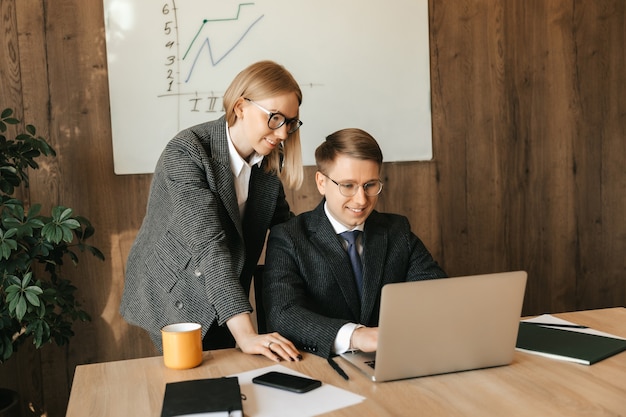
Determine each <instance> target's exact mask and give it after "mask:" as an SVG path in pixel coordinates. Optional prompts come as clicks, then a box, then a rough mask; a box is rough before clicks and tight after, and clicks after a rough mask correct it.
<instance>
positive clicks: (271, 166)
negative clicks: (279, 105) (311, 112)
mask: <svg viewBox="0 0 626 417" xmlns="http://www.w3.org/2000/svg"><path fill="white" fill-rule="evenodd" d="M285 93H295V94H296V96H297V98H298V105H300V104H302V91H301V90H300V86H299V85H298V83H297V82H296V80H295V79H294V78H293V76H292V75H291V73H290V72H289V71H287V70H286V69H285V68H284V67H283V66H282V65H279V64H277V63H276V62H273V61H260V62H257V63H255V64H252V65H250V66H249V67H247V68H246V69H244V70H243V71H241V72H240V73H239V74H237V76H236V77H235V78H234V80H233V81H232V82H231V84H230V86H229V87H228V88H227V89H226V92H225V93H224V109H225V111H226V121H227V122H228V125H229V126H232V125H233V124H235V121H236V120H237V115H236V114H235V105H236V104H237V100H239V98H240V97H244V98H247V99H250V100H252V101H256V100H263V99H266V98H269V97H274V96H277V95H281V94H285ZM296 117H298V116H296ZM265 160H266V161H267V162H266V164H265V170H266V171H268V172H274V173H276V174H277V175H278V177H279V178H280V179H281V180H282V181H283V182H284V183H285V184H286V185H287V186H288V187H289V188H293V189H298V188H300V186H301V185H302V180H303V177H304V173H303V168H302V147H301V144H300V130H296V131H295V132H293V133H290V134H289V136H288V137H287V139H286V140H285V141H283V142H282V146H280V147H278V148H277V149H275V150H274V151H272V152H271V153H270V154H269V155H267V156H266V157H265Z"/></svg>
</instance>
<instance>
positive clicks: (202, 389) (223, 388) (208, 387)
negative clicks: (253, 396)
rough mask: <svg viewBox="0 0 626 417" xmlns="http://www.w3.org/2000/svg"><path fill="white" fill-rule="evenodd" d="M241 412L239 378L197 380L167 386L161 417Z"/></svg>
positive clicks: (235, 413)
mask: <svg viewBox="0 0 626 417" xmlns="http://www.w3.org/2000/svg"><path fill="white" fill-rule="evenodd" d="M237 411H239V413H237ZM242 411H243V407H242V403H241V390H240V389H239V380H238V379H237V377H223V378H208V379H195V380H192V381H182V382H170V383H168V384H167V385H165V395H164V397H163V408H162V410H161V417H174V416H184V415H194V414H200V415H204V414H203V413H219V412H224V413H225V415H242V414H241V413H242ZM231 413H232V414H231Z"/></svg>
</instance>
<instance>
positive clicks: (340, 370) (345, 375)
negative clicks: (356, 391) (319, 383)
mask: <svg viewBox="0 0 626 417" xmlns="http://www.w3.org/2000/svg"><path fill="white" fill-rule="evenodd" d="M328 363H329V364H330V366H332V367H333V369H334V370H335V371H337V373H338V374H339V375H341V376H342V377H343V379H345V380H346V381H347V380H348V379H350V378H349V377H348V374H346V373H345V372H344V371H343V369H341V367H340V366H339V364H337V362H335V361H334V360H333V358H331V357H330V356H329V357H328Z"/></svg>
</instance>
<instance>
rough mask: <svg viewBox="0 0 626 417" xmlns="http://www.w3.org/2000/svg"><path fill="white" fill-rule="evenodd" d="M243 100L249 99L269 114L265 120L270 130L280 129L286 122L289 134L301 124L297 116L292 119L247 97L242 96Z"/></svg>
mask: <svg viewBox="0 0 626 417" xmlns="http://www.w3.org/2000/svg"><path fill="white" fill-rule="evenodd" d="M244 100H246V101H249V102H250V103H252V104H254V105H255V106H257V107H258V108H259V109H261V110H262V111H264V112H265V113H267V115H268V116H269V119H268V120H267V127H269V128H270V129H272V130H276V129H280V128H281V127H282V126H283V125H284V124H286V125H287V133H289V134H291V133H293V132H295V131H296V130H298V129H299V128H300V126H302V121H300V120H298V118H296V117H294V118H293V119H288V118H287V117H286V116H285V115H284V114H282V113H278V112H277V113H274V112H271V111H269V110H268V109H266V108H265V107H263V106H261V105H260V104H258V103H255V102H254V101H252V100H250V99H249V98H245V97H244Z"/></svg>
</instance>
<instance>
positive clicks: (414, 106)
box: [103, 0, 432, 174]
mask: <svg viewBox="0 0 626 417" xmlns="http://www.w3.org/2000/svg"><path fill="white" fill-rule="evenodd" d="M103 4H104V17H105V32H106V47H107V64H108V77H109V93H110V108H111V136H112V140H113V156H114V164H115V172H116V173H117V174H135V173H150V172H152V171H153V169H154V166H155V165H156V161H157V159H158V157H159V156H160V153H161V151H162V150H163V148H164V147H165V145H166V144H167V142H168V141H169V140H170V139H171V138H172V137H173V136H174V135H175V134H176V133H177V132H179V131H180V130H182V129H184V128H186V127H189V126H192V125H195V124H199V123H203V122H206V121H209V120H215V119H217V118H219V117H221V116H222V115H223V114H224V109H223V94H224V92H225V90H226V88H227V87H228V85H229V84H230V82H231V81H232V79H233V78H234V77H235V75H236V74H237V73H239V72H240V71H241V70H243V69H244V68H245V67H247V66H248V65H250V64H252V63H254V62H257V61H261V60H273V61H276V62H278V63H279V64H281V65H284V66H285V68H287V69H288V70H289V71H290V72H291V73H292V74H293V75H294V77H295V78H296V80H298V83H299V84H300V87H301V89H302V92H303V96H304V98H303V103H302V105H301V107H300V119H301V120H303V122H304V125H303V127H302V128H301V129H300V137H301V140H302V155H303V161H304V163H305V164H306V165H314V159H313V155H314V150H315V148H316V147H317V145H319V143H320V142H321V141H322V140H323V139H324V138H325V137H326V136H327V135H328V134H330V133H332V132H334V131H336V130H338V129H342V128H345V127H360V128H363V129H365V130H367V131H368V132H370V133H371V134H372V135H373V136H374V137H376V138H377V139H378V140H379V142H380V144H381V147H382V149H383V153H384V155H385V160H386V161H402V160H428V159H430V158H431V157H432V144H431V119H430V65H429V62H430V61H429V45H428V1H427V0H388V1H386V2H384V3H378V2H367V3H364V2H363V1H362V0H342V1H340V2H338V1H336V0H316V1H315V2H311V1H310V0H250V1H246V0H160V1H154V0H150V1H138V0H103Z"/></svg>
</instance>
